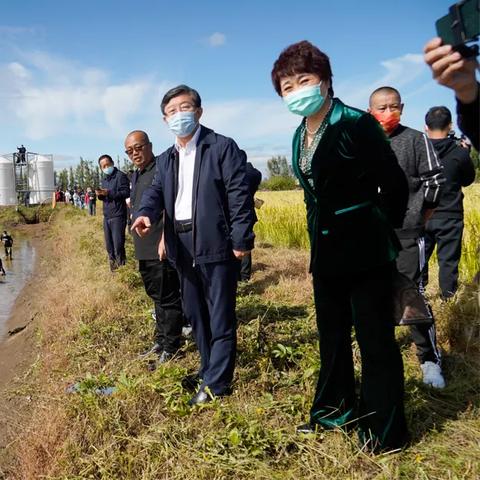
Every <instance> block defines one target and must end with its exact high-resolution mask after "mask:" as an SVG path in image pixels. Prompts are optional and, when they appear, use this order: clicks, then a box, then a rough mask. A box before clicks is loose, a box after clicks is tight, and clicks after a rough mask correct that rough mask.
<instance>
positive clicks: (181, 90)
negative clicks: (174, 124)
mask: <svg viewBox="0 0 480 480" xmlns="http://www.w3.org/2000/svg"><path fill="white" fill-rule="evenodd" d="M185 93H187V94H188V95H190V96H191V97H192V100H193V105H194V106H195V107H196V108H200V107H201V106H202V99H201V98H200V95H199V94H198V92H197V91H196V90H195V89H193V88H190V87H189V86H188V85H178V86H177V87H174V88H171V89H170V90H169V91H168V92H167V93H166V94H165V95H164V96H163V98H162V103H161V105H160V108H161V109H162V113H163V114H164V115H165V107H166V105H167V104H168V102H169V101H170V100H172V98H175V97H178V96H179V95H183V94H185Z"/></svg>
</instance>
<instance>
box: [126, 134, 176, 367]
mask: <svg viewBox="0 0 480 480" xmlns="http://www.w3.org/2000/svg"><path fill="white" fill-rule="evenodd" d="M125 153H126V154H127V155H128V157H129V158H130V160H131V161H132V162H133V163H134V165H135V167H136V170H135V171H134V172H133V173H132V176H131V192H130V211H131V213H132V216H134V215H135V214H136V213H137V211H138V209H139V207H140V202H141V199H142V195H143V192H145V190H146V189H147V188H148V187H150V185H152V182H153V177H154V175H155V163H156V159H155V157H154V155H153V152H152V143H151V142H150V139H149V138H148V135H147V134H146V133H145V132H143V131H140V130H135V131H133V132H131V133H129V134H128V135H127V138H126V139H125ZM162 234H163V216H160V218H159V219H158V221H157V222H155V223H153V224H152V227H151V232H150V235H149V236H148V237H145V238H140V237H139V236H138V235H137V233H135V232H134V231H132V237H133V244H134V247H135V257H136V259H137V260H138V269H139V271H140V275H141V276H142V280H143V284H144V286H145V291H146V293H147V295H148V296H149V297H150V298H151V299H152V300H153V301H154V303H155V321H156V326H155V343H154V345H153V347H152V348H151V349H150V351H149V352H148V353H152V354H154V355H156V356H157V362H156V363H164V362H166V361H168V360H170V359H171V358H172V357H173V356H174V354H175V353H176V352H177V350H178V348H179V346H180V336H181V333H182V325H183V316H182V306H181V300H180V285H179V282H178V274H177V271H176V270H175V269H174V268H173V267H172V266H171V265H170V263H169V262H168V260H166V259H165V260H160V259H159V253H158V247H159V244H160V241H161V239H162Z"/></svg>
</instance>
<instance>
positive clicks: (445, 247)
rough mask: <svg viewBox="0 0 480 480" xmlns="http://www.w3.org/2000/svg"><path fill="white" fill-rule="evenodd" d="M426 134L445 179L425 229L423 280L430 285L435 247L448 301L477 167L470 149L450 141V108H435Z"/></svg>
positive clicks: (455, 283)
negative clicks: (465, 198)
mask: <svg viewBox="0 0 480 480" xmlns="http://www.w3.org/2000/svg"><path fill="white" fill-rule="evenodd" d="M425 124H426V132H427V135H428V137H429V138H430V141H431V142H432V145H433V147H434V148H435V151H436V152H437V155H438V158H439V160H440V163H441V165H442V166H443V173H444V175H445V179H446V181H445V184H444V186H443V190H442V195H441V197H440V203H439V204H438V206H437V208H436V209H435V212H434V213H433V215H432V216H431V217H430V219H429V220H428V222H427V224H426V226H425V256H426V263H425V268H424V270H423V280H424V284H425V285H426V283H427V281H428V260H429V259H430V257H431V255H432V253H433V250H434V248H435V245H437V257H438V266H439V284H440V290H441V292H442V297H443V298H444V299H447V298H450V297H451V296H453V295H454V293H455V292H456V290H457V287H458V264H459V262H460V256H461V254H462V234H463V193H462V187H467V186H468V185H470V184H472V183H473V181H474V180H475V167H474V165H473V162H472V159H471V158H470V155H469V153H468V150H467V149H466V148H463V147H461V146H459V145H457V142H456V139H454V138H450V137H449V133H450V131H451V129H452V114H451V112H450V110H449V109H448V108H447V107H432V108H431V109H430V110H429V111H428V112H427V115H426V116H425Z"/></svg>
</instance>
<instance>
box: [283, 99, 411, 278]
mask: <svg viewBox="0 0 480 480" xmlns="http://www.w3.org/2000/svg"><path fill="white" fill-rule="evenodd" d="M303 122H305V119H304V120H303ZM303 122H302V123H303ZM301 127H302V125H300V126H299V127H298V128H297V130H296V132H295V134H294V137H293V152H292V164H293V170H294V172H295V175H296V176H297V177H298V179H299V181H300V184H301V186H302V187H303V189H304V194H305V203H306V207H307V226H308V232H309V236H310V246H311V261H310V271H311V272H312V273H313V274H314V275H315V274H318V275H342V274H345V273H355V272H361V271H365V270H367V269H372V268H376V267H378V266H382V265H385V264H387V263H389V262H391V261H393V260H394V259H395V258H396V257H397V255H398V251H399V249H400V244H399V242H398V239H397V237H396V235H395V233H394V230H393V228H394V227H397V226H399V225H401V223H402V220H403V217H404V216H405V211H406V206H407V201H408V185H407V181H406V178H405V175H404V173H403V171H402V169H401V168H400V166H399V165H398V162H397V159H396V157H395V154H394V153H393V151H392V149H391V147H390V143H389V140H388V139H387V137H386V136H385V134H384V132H383V130H382V128H381V127H380V125H379V124H378V122H377V121H376V120H375V119H374V118H373V117H372V116H371V115H370V114H368V113H366V112H363V111H361V110H358V109H355V108H352V107H349V106H347V105H344V104H343V103H342V102H341V101H340V100H339V99H336V98H335V99H333V107H332V112H331V113H330V117H329V119H328V127H327V129H326V130H325V132H324V134H323V137H322V139H321V140H320V143H319V145H318V147H317V150H316V151H315V153H314V156H313V160H312V176H313V183H314V185H313V187H311V186H310V184H309V183H308V181H307V179H306V178H305V176H304V175H303V173H302V172H301V170H300V168H299V163H298V162H299V157H300V138H301Z"/></svg>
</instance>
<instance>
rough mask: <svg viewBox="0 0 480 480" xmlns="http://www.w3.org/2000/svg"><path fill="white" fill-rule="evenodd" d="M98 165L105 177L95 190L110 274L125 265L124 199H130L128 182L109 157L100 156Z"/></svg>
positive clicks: (125, 223)
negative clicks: (99, 186) (101, 212)
mask: <svg viewBox="0 0 480 480" xmlns="http://www.w3.org/2000/svg"><path fill="white" fill-rule="evenodd" d="M98 164H99V165H100V168H101V170H102V172H103V173H104V174H105V177H104V178H103V180H102V188H101V189H98V190H96V193H97V197H98V199H99V200H103V231H104V234H105V246H106V248H107V252H108V258H109V260H110V270H112V272H113V271H114V270H115V269H117V268H118V267H119V266H120V265H125V260H126V256H125V227H126V226H127V204H126V203H125V201H126V199H127V198H129V197H130V182H129V181H128V178H127V176H126V175H125V174H124V173H123V172H121V171H120V170H118V169H117V167H115V166H114V164H113V160H112V157H111V156H110V155H102V156H101V157H100V158H99V159H98Z"/></svg>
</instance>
